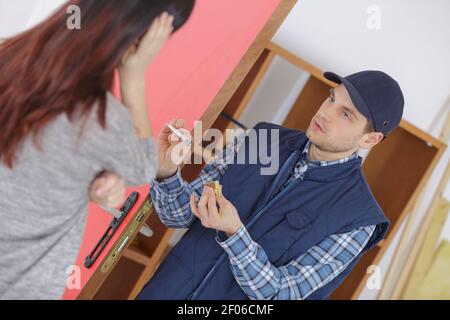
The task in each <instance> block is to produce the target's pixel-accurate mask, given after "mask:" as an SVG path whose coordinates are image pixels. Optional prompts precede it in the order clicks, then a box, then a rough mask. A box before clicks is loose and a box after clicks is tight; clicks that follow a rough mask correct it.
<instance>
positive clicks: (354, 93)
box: [323, 72, 375, 124]
mask: <svg viewBox="0 0 450 320" xmlns="http://www.w3.org/2000/svg"><path fill="white" fill-rule="evenodd" d="M323 76H324V77H325V78H326V79H328V80H330V81H331V82H334V83H337V84H342V85H344V87H345V89H347V92H348V94H349V95H350V98H351V99H352V102H353V104H354V105H355V107H356V108H357V109H358V111H359V112H361V113H362V114H363V115H364V116H365V117H366V118H367V119H369V120H370V121H371V122H372V123H373V124H375V121H374V118H373V116H372V113H371V112H370V109H369V107H368V106H367V103H366V102H365V101H364V99H363V97H361V95H360V94H359V91H358V89H356V87H355V86H354V85H353V84H352V83H351V82H350V81H349V80H347V79H346V78H344V77H341V76H340V75H338V74H336V73H333V72H325V73H324V74H323Z"/></svg>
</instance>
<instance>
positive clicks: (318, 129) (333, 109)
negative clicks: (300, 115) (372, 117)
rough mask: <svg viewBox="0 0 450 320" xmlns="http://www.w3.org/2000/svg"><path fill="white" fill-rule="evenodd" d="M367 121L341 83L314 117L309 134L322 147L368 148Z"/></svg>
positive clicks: (325, 148)
mask: <svg viewBox="0 0 450 320" xmlns="http://www.w3.org/2000/svg"><path fill="white" fill-rule="evenodd" d="M367 124H368V120H367V118H366V117H365V116H364V115H362V114H361V113H360V112H359V111H358V109H356V107H355V106H354V105H353V102H352V100H351V98H350V95H349V94H348V92H347V89H346V88H345V87H344V86H343V85H342V84H341V85H339V86H338V87H336V88H335V89H331V90H330V96H329V97H328V98H327V100H325V101H324V102H323V103H322V105H321V106H320V109H319V110H318V111H317V113H316V115H315V116H314V117H313V119H312V120H311V123H310V125H309V128H308V130H307V131H306V135H307V136H308V138H309V139H310V140H311V142H312V143H313V144H314V145H315V146H316V147H317V148H318V149H319V150H323V151H327V152H346V151H351V150H355V151H356V150H357V149H360V148H367V146H366V144H365V141H366V140H367V138H368V134H367V132H366V128H367Z"/></svg>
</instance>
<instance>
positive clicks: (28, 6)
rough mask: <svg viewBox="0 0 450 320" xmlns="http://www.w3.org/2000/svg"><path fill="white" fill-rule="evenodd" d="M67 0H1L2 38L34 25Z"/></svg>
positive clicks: (0, 31) (0, 32)
mask: <svg viewBox="0 0 450 320" xmlns="http://www.w3.org/2000/svg"><path fill="white" fill-rule="evenodd" d="M65 2H66V1H65V0H14V1H11V0H0V38H6V37H10V36H12V35H15V34H17V33H19V32H21V31H24V30H26V29H27V28H29V27H32V26H33V25H35V24H36V23H38V22H39V21H41V20H42V19H44V18H45V17H46V16H48V15H49V14H50V13H51V12H52V11H53V10H55V9H57V8H58V6H60V5H62V4H63V3H65Z"/></svg>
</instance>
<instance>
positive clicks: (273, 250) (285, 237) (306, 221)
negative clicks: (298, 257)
mask: <svg viewBox="0 0 450 320" xmlns="http://www.w3.org/2000/svg"><path fill="white" fill-rule="evenodd" d="M312 225H313V219H312V218H311V217H310V216H308V215H306V214H304V213H302V212H299V211H298V210H296V211H293V212H289V213H288V214H287V215H286V217H285V218H284V219H283V220H282V221H281V222H280V223H278V224H277V225H276V226H275V227H273V228H272V229H270V230H269V231H268V232H266V233H265V234H264V235H263V236H262V237H261V238H260V240H259V241H257V242H258V244H259V245H260V246H261V247H262V248H263V249H264V250H265V252H266V253H267V256H268V257H269V260H270V262H271V263H273V264H275V265H276V262H277V261H278V260H279V259H280V257H281V256H282V255H283V254H284V253H285V252H286V251H288V250H289V248H290V247H291V246H292V245H293V244H294V243H295V242H296V241H298V239H299V238H301V236H302V235H303V234H304V233H306V232H307V231H308V230H309V229H311V227H312Z"/></svg>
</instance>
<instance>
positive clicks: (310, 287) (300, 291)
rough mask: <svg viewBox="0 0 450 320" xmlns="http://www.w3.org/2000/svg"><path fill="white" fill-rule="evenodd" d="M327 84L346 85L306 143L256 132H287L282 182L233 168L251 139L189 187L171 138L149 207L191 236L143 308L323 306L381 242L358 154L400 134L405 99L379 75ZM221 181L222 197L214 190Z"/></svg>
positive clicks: (146, 293) (164, 267) (382, 225)
mask: <svg viewBox="0 0 450 320" xmlns="http://www.w3.org/2000/svg"><path fill="white" fill-rule="evenodd" d="M324 76H325V77H326V78H327V79H329V80H331V81H333V82H335V83H337V84H339V85H338V86H337V87H336V88H335V89H332V90H331V91H330V96H329V98H328V99H327V100H326V101H324V102H323V103H322V105H321V106H320V109H319V110H318V112H317V113H316V115H315V116H314V117H313V119H312V121H311V123H310V126H309V128H308V130H307V132H306V133H303V132H299V131H295V130H291V129H287V128H283V127H279V126H276V125H272V124H268V123H261V124H258V125H257V126H256V127H255V130H257V131H258V132H259V133H260V134H259V138H260V137H261V135H262V134H264V133H262V132H264V129H269V130H274V129H277V130H279V137H280V138H279V144H278V147H279V163H280V164H282V166H281V168H280V170H279V171H278V173H277V174H276V175H271V176H264V175H261V174H260V169H261V168H262V165H261V164H259V163H258V164H248V163H246V164H236V163H235V162H236V161H234V163H232V164H230V161H229V160H230V159H235V158H236V157H237V156H238V155H239V153H241V152H246V151H247V152H248V151H249V146H248V143H244V142H246V141H247V142H248V137H244V138H243V139H240V140H241V141H238V142H237V143H236V144H235V145H229V146H227V148H226V149H225V151H224V152H223V154H221V155H219V156H218V157H217V158H216V159H215V160H214V161H212V162H211V163H210V164H208V165H207V166H205V168H204V169H203V170H202V172H201V174H200V176H199V177H198V178H197V179H196V180H195V181H193V182H192V183H187V182H185V181H184V180H183V179H182V178H181V175H180V171H179V169H178V168H177V166H176V165H174V163H173V162H172V161H171V160H170V158H171V157H170V152H171V150H172V148H173V145H174V138H173V137H172V136H171V134H170V130H168V129H167V128H166V129H164V130H163V131H162V133H161V134H160V137H159V141H158V148H159V165H160V167H159V171H158V179H157V181H155V182H154V184H153V186H152V189H151V197H152V199H153V203H154V205H155V208H156V211H157V212H158V214H159V217H160V219H161V221H162V222H163V223H164V224H165V225H167V226H168V227H173V228H188V229H189V230H188V231H187V233H186V234H185V235H184V236H183V238H182V239H181V240H180V241H179V243H178V244H177V245H176V246H175V247H174V248H173V250H172V251H171V253H170V254H169V255H168V257H167V258H166V259H165V260H164V261H163V263H162V264H161V266H160V267H159V269H158V271H157V272H156V274H155V275H154V277H153V278H152V279H151V280H150V282H149V283H148V284H147V286H146V287H145V288H144V289H143V290H142V292H141V293H140V295H139V296H138V299H217V300H227V299H326V298H328V297H329V296H330V294H331V293H332V292H333V291H334V290H335V289H336V288H337V287H338V286H339V285H340V284H341V283H342V281H343V280H344V279H345V277H346V276H347V275H348V274H349V273H350V271H351V270H352V268H353V267H354V266H355V264H356V263H357V262H358V261H359V260H360V258H361V257H362V255H363V254H364V253H365V252H366V251H368V250H369V249H370V248H372V247H373V246H375V245H376V244H377V243H378V242H379V241H380V240H381V239H382V238H383V237H384V235H385V234H386V231H387V229H388V225H389V222H388V220H387V219H386V217H385V216H384V214H383V211H382V209H381V208H380V207H379V205H378V204H377V202H376V200H375V198H374V197H373V195H372V193H371V191H370V188H369V186H368V185H367V183H366V181H365V179H364V176H363V173H362V170H361V161H362V159H361V158H360V157H359V156H358V150H360V149H370V148H372V147H374V146H375V145H376V144H378V143H379V142H381V141H382V140H383V139H384V138H385V137H386V136H387V135H388V134H389V133H390V132H391V131H392V130H393V129H395V128H396V127H397V126H398V124H399V123H400V120H401V118H402V113H403V106H404V99H403V94H402V92H401V89H400V87H399V85H398V84H397V82H396V81H395V80H394V79H392V78H391V77H390V76H388V75H387V74H385V73H383V72H380V71H363V72H359V73H356V74H353V75H350V76H348V77H345V78H343V77H340V76H338V75H336V74H334V73H329V72H327V73H325V74H324ZM172 124H173V125H175V126H176V127H178V128H182V127H183V122H182V121H174V122H172ZM243 145H244V146H245V147H241V146H243ZM270 147H271V146H270V145H269V149H270ZM269 152H270V150H269ZM214 180H219V181H220V183H221V184H222V187H223V195H218V196H216V194H215V193H214V190H212V189H211V188H209V187H207V186H205V184H207V183H208V182H211V181H214Z"/></svg>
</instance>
